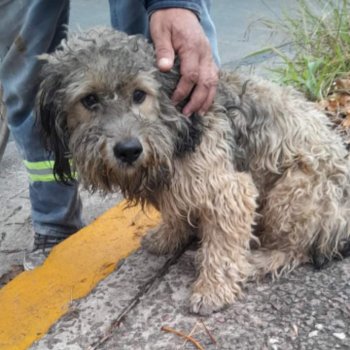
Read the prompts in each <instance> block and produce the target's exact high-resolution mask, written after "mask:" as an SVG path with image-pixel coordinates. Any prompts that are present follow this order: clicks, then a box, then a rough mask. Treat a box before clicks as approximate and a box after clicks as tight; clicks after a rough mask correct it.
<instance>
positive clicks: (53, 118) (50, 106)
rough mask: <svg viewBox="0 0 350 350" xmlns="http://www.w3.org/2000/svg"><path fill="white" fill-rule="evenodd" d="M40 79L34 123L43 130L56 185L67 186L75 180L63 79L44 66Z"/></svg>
mask: <svg viewBox="0 0 350 350" xmlns="http://www.w3.org/2000/svg"><path fill="white" fill-rule="evenodd" d="M53 66H54V65H53ZM41 76H42V81H41V84H40V87H39V92H38V94H37V98H36V117H37V122H38V123H39V125H40V127H41V130H42V134H43V139H44V142H45V147H46V148H47V149H48V150H49V151H50V152H52V153H53V156H54V167H53V173H54V176H55V178H56V179H57V180H58V181H61V182H63V183H66V184H68V183H70V182H71V181H72V180H74V176H73V174H72V170H71V165H70V152H69V148H68V139H69V137H68V131H67V118H66V112H65V111H64V109H63V107H64V103H63V96H62V94H63V92H62V91H63V90H64V89H62V80H63V75H62V74H61V73H59V72H57V70H56V69H55V68H54V67H52V68H50V63H47V64H45V65H44V67H43V70H42V74H41Z"/></svg>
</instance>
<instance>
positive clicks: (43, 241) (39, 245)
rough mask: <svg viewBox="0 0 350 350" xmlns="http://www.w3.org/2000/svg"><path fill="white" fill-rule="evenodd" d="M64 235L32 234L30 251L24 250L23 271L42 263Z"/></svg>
mask: <svg viewBox="0 0 350 350" xmlns="http://www.w3.org/2000/svg"><path fill="white" fill-rule="evenodd" d="M64 239H65V237H55V236H46V235H41V234H39V233H35V235H34V247H33V249H32V250H31V251H30V252H26V253H25V255H24V259H23V268H24V270H25V271H30V270H33V269H35V268H36V267H37V266H40V265H42V264H43V262H44V261H45V259H46V258H47V257H48V255H49V253H50V252H51V250H52V248H53V247H54V246H55V245H57V244H58V243H60V242H62V241H63V240H64Z"/></svg>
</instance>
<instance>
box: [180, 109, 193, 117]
mask: <svg viewBox="0 0 350 350" xmlns="http://www.w3.org/2000/svg"><path fill="white" fill-rule="evenodd" d="M182 114H183V115H184V116H185V117H187V118H188V117H190V116H191V114H192V113H191V112H190V111H189V110H187V109H184V110H183V111H182Z"/></svg>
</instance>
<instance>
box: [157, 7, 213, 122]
mask: <svg viewBox="0 0 350 350" xmlns="http://www.w3.org/2000/svg"><path fill="white" fill-rule="evenodd" d="M150 34H151V37H152V40H153V43H154V46H155V50H156V56H157V65H158V68H159V69H160V70H161V71H163V72H166V71H169V70H170V69H171V68H172V67H173V64H174V59H175V55H176V54H177V55H178V57H179V59H180V74H181V78H180V80H179V83H178V85H177V87H176V89H175V91H174V93H173V96H172V100H173V102H174V103H175V104H177V103H179V102H181V101H182V100H184V99H185V98H186V97H188V96H189V95H190V94H191V92H192V94H191V98H190V101H189V102H188V103H187V105H186V106H185V107H184V108H183V111H182V113H183V114H184V115H185V116H190V115H191V114H192V113H194V112H197V113H199V114H201V115H202V114H205V113H206V112H207V111H208V109H209V108H210V106H211V105H212V103H213V100H214V97H215V93H216V87H217V83H218V68H217V66H216V64H215V62H214V59H213V56H212V53H211V48H210V44H209V41H208V39H207V37H206V36H205V34H204V32H203V30H202V27H201V25H200V23H199V21H198V19H197V16H196V15H195V14H194V13H193V12H192V11H190V10H187V9H182V8H169V9H161V10H157V11H156V12H154V13H153V14H152V16H151V19H150Z"/></svg>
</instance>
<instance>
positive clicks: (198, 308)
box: [190, 293, 227, 316]
mask: <svg viewBox="0 0 350 350" xmlns="http://www.w3.org/2000/svg"><path fill="white" fill-rule="evenodd" d="M216 299H217V298H216ZM225 306H227V304H226V303H223V302H220V301H218V300H214V299H213V298H212V297H211V296H210V295H203V294H201V293H193V294H192V295H191V299H190V312H192V313H194V314H198V315H201V316H209V315H211V314H212V313H213V312H216V311H219V310H221V309H223V308H224V307H225Z"/></svg>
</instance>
